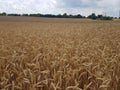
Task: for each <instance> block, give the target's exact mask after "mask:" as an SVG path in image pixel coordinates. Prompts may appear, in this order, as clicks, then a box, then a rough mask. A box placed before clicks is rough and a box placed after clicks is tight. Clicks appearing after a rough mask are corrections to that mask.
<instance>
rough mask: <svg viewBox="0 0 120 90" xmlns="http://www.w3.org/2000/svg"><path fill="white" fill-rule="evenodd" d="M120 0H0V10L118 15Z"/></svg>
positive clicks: (8, 11) (9, 11)
mask: <svg viewBox="0 0 120 90" xmlns="http://www.w3.org/2000/svg"><path fill="white" fill-rule="evenodd" d="M119 9H120V0H0V12H7V13H20V14H22V13H42V14H63V13H65V12H66V13H68V14H82V15H85V16H87V15H89V14H91V13H92V12H94V13H96V14H105V13H106V14H107V15H111V16H118V15H119Z"/></svg>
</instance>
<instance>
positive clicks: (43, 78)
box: [0, 16, 120, 90]
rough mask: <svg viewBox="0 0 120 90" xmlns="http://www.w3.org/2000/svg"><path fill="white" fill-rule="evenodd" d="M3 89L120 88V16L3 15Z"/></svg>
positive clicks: (0, 39)
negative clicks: (45, 16)
mask: <svg viewBox="0 0 120 90" xmlns="http://www.w3.org/2000/svg"><path fill="white" fill-rule="evenodd" d="M0 90H120V20H113V21H96V20H87V19H86V20H85V19H64V18H62V19H57V18H37V17H8V16H6V17H4V16H1V17H0Z"/></svg>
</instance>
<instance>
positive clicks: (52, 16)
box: [0, 12, 120, 20]
mask: <svg viewBox="0 0 120 90" xmlns="http://www.w3.org/2000/svg"><path fill="white" fill-rule="evenodd" d="M0 16H33V17H48V18H89V19H93V20H112V19H113V17H110V16H103V15H102V14H101V15H96V14H95V13H92V14H91V15H88V16H87V17H85V16H83V15H80V14H78V15H71V14H70V15H68V14H67V13H64V14H58V15H53V14H40V13H38V14H13V13H12V14H7V13H5V12H3V13H0ZM119 18H120V17H119Z"/></svg>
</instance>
